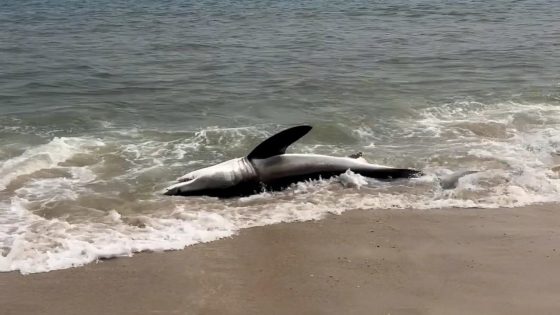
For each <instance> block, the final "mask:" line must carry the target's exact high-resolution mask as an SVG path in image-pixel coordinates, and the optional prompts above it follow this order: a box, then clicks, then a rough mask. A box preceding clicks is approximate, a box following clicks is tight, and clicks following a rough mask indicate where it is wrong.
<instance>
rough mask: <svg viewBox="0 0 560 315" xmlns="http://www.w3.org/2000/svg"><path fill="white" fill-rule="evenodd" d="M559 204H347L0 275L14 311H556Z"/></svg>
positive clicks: (559, 303)
mask: <svg viewBox="0 0 560 315" xmlns="http://www.w3.org/2000/svg"><path fill="white" fill-rule="evenodd" d="M557 208H558V205H554V204H553V205H549V204H547V205H536V206H529V207H521V208H503V209H458V208H451V209H433V210H414V209H406V210H352V211H347V212H345V213H343V214H341V215H329V216H327V217H326V218H324V219H322V220H319V221H308V222H296V223H281V224H276V225H269V226H263V227H254V228H249V229H244V230H241V231H240V232H239V233H238V234H237V235H234V236H233V237H229V238H225V239H221V240H217V241H213V242H209V243H202V244H196V245H193V246H189V247H187V248H185V249H184V250H180V251H169V252H163V253H138V254H135V255H134V257H132V258H115V259H109V260H104V261H101V262H99V263H92V264H89V265H86V266H84V267H78V268H72V269H65V270H57V271H51V272H48V273H37V274H30V275H25V276H23V275H21V274H19V273H18V272H10V273H2V274H0V303H1V304H2V308H3V313H2V314H6V315H10V314H28V313H29V314H32V313H41V314H78V313H79V314H99V313H109V314H389V313H390V314H474V313H482V314H527V313H539V314H555V313H558V312H559V311H560V300H559V299H558V298H557V297H558V296H560V267H559V266H560V229H558V226H560V214H558V213H557Z"/></svg>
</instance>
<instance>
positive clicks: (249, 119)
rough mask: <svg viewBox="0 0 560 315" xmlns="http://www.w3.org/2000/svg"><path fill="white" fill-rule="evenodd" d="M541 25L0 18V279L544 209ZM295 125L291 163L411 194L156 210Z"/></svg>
mask: <svg viewBox="0 0 560 315" xmlns="http://www.w3.org/2000/svg"><path fill="white" fill-rule="evenodd" d="M558 21H559V20H558V4H557V3H555V1H435V0H434V1H400V0H395V1H354V0H349V1H344V2H343V3H340V2H335V1H319V0H317V1H292V0H288V1H258V0H257V1H242V0H240V1H179V0H168V1H147V0H136V1H109V0H95V1H93V0H89V1H88V0H86V1H74V0H42V1H16V0H4V1H1V2H0V271H13V270H18V271H19V272H21V273H33V272H44V271H49V270H55V269H64V268H70V267H74V266H80V265H83V264H87V263H90V262H94V261H97V260H99V259H102V258H108V257H115V256H130V255H132V254H133V253H134V252H138V251H144V250H156V251H157V250H170V249H181V248H183V247H185V246H188V245H191V244H196V243H200V242H208V241H212V240H215V239H218V238H221V237H226V236H231V235H233V234H235V233H236V232H237V231H238V230H239V229H243V228H247V227H252V226H259V225H267V224H274V223H278V222H290V221H298V220H313V219H320V218H321V217H323V216H324V215H325V214H327V213H335V214H336V213H341V212H343V211H346V210H351V209H358V208H363V209H371V211H375V209H376V208H377V209H378V208H407V209H410V211H422V209H428V208H438V207H454V208H456V209H457V211H468V210H465V209H466V208H471V207H487V208H493V207H516V206H524V205H531V204H536V203H552V204H553V206H554V207H556V206H557V205H558V204H559V202H560V175H559V173H558V171H554V167H555V166H556V165H559V164H560V155H559V154H560V41H559V38H560V22H558ZM301 123H306V124H311V125H313V126H314V129H313V130H312V132H311V133H310V134H309V135H307V136H306V137H305V138H303V139H302V140H301V141H299V142H298V143H296V144H295V145H294V146H293V147H292V148H291V151H292V152H310V153H322V154H331V155H341V156H345V155H349V154H352V153H355V152H357V151H363V152H364V157H365V158H366V159H368V160H369V161H370V162H373V163H377V164H387V165H393V166H399V167H414V168H419V169H422V170H424V171H425V173H426V175H425V176H423V177H421V178H419V179H414V180H411V181H405V182H398V183H380V182H377V181H374V180H370V179H366V178H363V177H361V176H358V175H355V174H351V173H348V174H344V175H342V176H340V177H339V178H335V179H332V180H328V181H314V182H306V183H300V184H297V185H294V186H293V187H291V188H290V189H288V190H286V191H284V192H274V193H268V192H265V193H262V194H259V195H255V196H251V197H245V198H234V199H228V200H220V199H215V198H207V197H191V198H183V197H167V196H162V195H161V194H160V190H161V189H162V188H164V187H165V186H167V185H169V184H170V183H171V182H172V181H173V180H174V179H175V178H176V177H178V176H180V175H183V174H184V173H187V172H188V171H191V170H193V169H196V168H199V167H204V166H208V165H211V164H214V163H217V162H220V161H223V160H226V159H230V158H234V157H239V156H243V155H245V154H247V153H248V152H249V151H250V150H251V149H252V148H253V147H254V146H255V145H257V144H258V143H259V142H260V141H262V140H263V139H265V138H266V137H267V136H270V135H272V134H273V133H274V132H276V131H279V130H281V129H282V128H285V127H287V126H293V125H297V124H301ZM460 170H477V171H479V172H478V173H476V174H471V175H468V176H465V177H463V178H461V179H460V180H459V182H458V184H457V187H455V188H453V189H447V190H443V189H441V187H440V186H439V185H438V177H440V176H442V175H445V174H449V173H451V172H454V171H460Z"/></svg>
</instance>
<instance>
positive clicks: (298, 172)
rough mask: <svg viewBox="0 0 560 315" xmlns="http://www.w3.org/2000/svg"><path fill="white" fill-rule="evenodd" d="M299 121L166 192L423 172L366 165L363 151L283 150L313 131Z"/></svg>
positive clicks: (248, 189)
mask: <svg viewBox="0 0 560 315" xmlns="http://www.w3.org/2000/svg"><path fill="white" fill-rule="evenodd" d="M311 128H312V127H311V126H307V125H303V126H297V127H292V128H289V129H286V130H284V131H281V132H279V133H277V134H275V135H273V136H272V137H270V138H268V139H266V140H265V141H264V142H262V143H261V144H259V145H258V146H257V147H256V148H255V149H253V151H251V153H249V155H247V156H246V157H241V158H236V159H232V160H229V161H226V162H223V163H220V164H217V165H213V166H210V167H206V168H202V169H199V170H196V171H193V172H190V173H188V174H186V175H184V176H182V177H179V178H178V179H177V181H178V183H176V184H173V185H171V186H169V187H167V188H166V189H165V190H164V194H165V195H182V196H203V195H205V196H213V197H235V196H248V195H252V194H257V193H261V192H263V191H267V190H282V189H285V188H287V187H289V186H290V185H291V184H293V183H296V182H299V181H305V180H311V179H327V178H331V177H333V176H337V175H341V174H343V173H345V172H346V171H348V170H350V171H352V172H354V173H357V174H360V175H362V176H365V177H370V178H375V179H378V180H384V181H388V180H396V179H402V178H411V177H416V176H419V175H421V172H420V171H418V170H414V169H407V168H394V167H389V166H383V165H375V164H370V163H368V162H367V161H366V160H365V159H364V158H362V157H361V154H355V155H352V156H349V157H334V156H328V155H319V154H286V149H287V148H288V146H290V145H291V144H292V143H294V142H296V141H297V140H298V139H300V138H301V137H303V136H304V135H305V134H307V133H308V132H309V131H310V130H311Z"/></svg>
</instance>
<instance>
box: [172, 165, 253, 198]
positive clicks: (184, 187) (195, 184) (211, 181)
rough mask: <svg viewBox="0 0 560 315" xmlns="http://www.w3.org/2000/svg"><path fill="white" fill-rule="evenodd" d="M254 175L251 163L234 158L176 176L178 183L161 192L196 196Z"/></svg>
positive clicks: (224, 187) (231, 185)
mask: <svg viewBox="0 0 560 315" xmlns="http://www.w3.org/2000/svg"><path fill="white" fill-rule="evenodd" d="M253 177H256V174H255V170H254V168H253V166H252V165H251V163H249V162H248V161H247V159H245V158H236V159H232V160H229V161H225V162H222V163H220V164H216V165H212V166H209V167H205V168H201V169H198V170H196V171H193V172H190V173H188V174H186V175H184V176H181V177H179V178H177V181H178V183H176V184H174V185H171V186H169V187H167V188H166V189H165V191H164V192H163V193H164V194H165V195H168V196H172V195H182V196H198V195H205V194H208V192H209V191H214V190H223V189H227V188H231V187H235V186H236V185H238V184H239V183H241V182H243V181H247V180H248V179H252V178H253Z"/></svg>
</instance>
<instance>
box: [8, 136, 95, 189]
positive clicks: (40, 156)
mask: <svg viewBox="0 0 560 315" xmlns="http://www.w3.org/2000/svg"><path fill="white" fill-rule="evenodd" d="M102 145H103V142H101V141H98V140H92V139H84V138H66V137H61V138H54V139H53V140H52V141H50V142H49V143H47V144H44V145H40V146H38V147H34V148H30V149H28V150H26V151H25V152H24V153H23V154H22V155H20V156H18V157H15V158H12V159H9V160H7V161H5V162H4V163H3V164H2V166H1V167H0V191H1V190H4V189H6V187H7V186H8V185H9V184H10V183H11V182H12V181H13V180H14V179H16V178H17V177H19V176H22V175H28V174H31V173H33V172H36V171H39V170H42V169H47V168H52V167H54V166H57V165H58V164H59V163H61V162H64V161H66V160H68V159H69V158H71V157H72V156H73V155H74V154H76V153H78V152H81V151H82V150H84V148H85V147H87V146H102Z"/></svg>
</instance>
